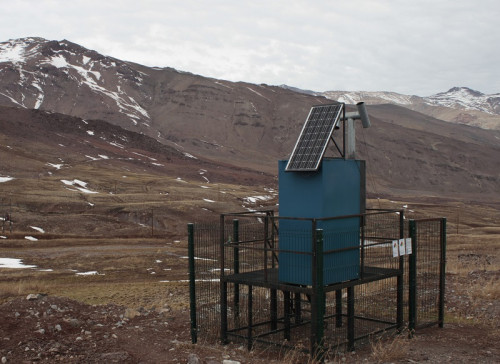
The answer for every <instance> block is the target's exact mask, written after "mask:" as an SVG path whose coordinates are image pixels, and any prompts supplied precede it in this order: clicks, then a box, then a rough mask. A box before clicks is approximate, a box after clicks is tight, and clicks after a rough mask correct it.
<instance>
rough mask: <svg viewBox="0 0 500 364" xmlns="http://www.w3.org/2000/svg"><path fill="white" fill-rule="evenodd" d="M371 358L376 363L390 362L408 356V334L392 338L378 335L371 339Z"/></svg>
mask: <svg viewBox="0 0 500 364" xmlns="http://www.w3.org/2000/svg"><path fill="white" fill-rule="evenodd" d="M370 348H371V355H370V357H371V359H373V361H374V362H376V363H390V362H394V361H396V360H402V359H404V358H406V357H407V355H408V351H409V349H410V340H409V339H408V334H407V333H406V334H403V333H402V334H399V335H396V336H394V337H391V338H387V337H377V338H372V339H371V340H370Z"/></svg>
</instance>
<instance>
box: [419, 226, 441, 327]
mask: <svg viewBox="0 0 500 364" xmlns="http://www.w3.org/2000/svg"><path fill="white" fill-rule="evenodd" d="M416 239H417V251H416V288H417V295H416V308H417V310H416V321H415V324H416V327H417V328H418V327H422V326H428V325H432V324H435V323H437V322H438V320H439V304H440V302H439V297H440V264H441V249H442V247H441V219H430V220H420V221H419V220H417V221H416ZM443 274H444V273H443Z"/></svg>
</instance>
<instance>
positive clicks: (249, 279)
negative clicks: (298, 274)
mask: <svg viewBox="0 0 500 364" xmlns="http://www.w3.org/2000/svg"><path fill="white" fill-rule="evenodd" d="M401 274H403V272H401V271H400V270H399V269H389V268H379V267H364V270H363V272H362V277H361V278H360V279H353V280H350V281H346V282H340V283H336V284H331V285H328V286H325V287H324V291H325V292H331V291H336V290H339V289H343V288H347V287H354V286H357V285H360V284H365V283H369V282H374V281H377V280H380V279H386V278H390V277H397V276H398V275H401ZM222 281H224V282H231V283H235V284H245V285H249V286H255V287H265V288H271V289H279V290H281V291H289V292H294V293H305V294H312V293H313V287H312V286H299V285H296V284H291V283H286V282H281V281H279V279H278V268H271V269H261V270H257V271H252V272H245V273H239V274H231V275H225V276H223V277H222Z"/></svg>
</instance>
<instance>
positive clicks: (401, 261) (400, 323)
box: [396, 210, 405, 332]
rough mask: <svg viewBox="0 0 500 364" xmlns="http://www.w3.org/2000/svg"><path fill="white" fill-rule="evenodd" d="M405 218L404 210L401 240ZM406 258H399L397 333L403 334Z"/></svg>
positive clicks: (401, 222)
mask: <svg viewBox="0 0 500 364" xmlns="http://www.w3.org/2000/svg"><path fill="white" fill-rule="evenodd" d="M404 219H405V216H404V210H401V211H400V213H399V238H400V239H403V238H404V237H405V220H404ZM404 264H405V260H404V256H400V257H399V274H398V277H397V299H396V301H397V308H396V325H397V331H398V332H401V331H402V329H403V320H404V319H403V294H404V276H403V275H404Z"/></svg>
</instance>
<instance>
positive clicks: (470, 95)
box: [282, 85, 500, 130]
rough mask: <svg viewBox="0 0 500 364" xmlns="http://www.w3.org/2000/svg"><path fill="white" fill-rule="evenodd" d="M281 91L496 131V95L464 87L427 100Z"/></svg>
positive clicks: (499, 105)
mask: <svg viewBox="0 0 500 364" xmlns="http://www.w3.org/2000/svg"><path fill="white" fill-rule="evenodd" d="M282 87H283V88H287V89H290V90H294V91H296V92H303V93H306V94H309V95H315V96H324V97H326V98H329V99H332V100H337V101H340V102H345V103H346V104H356V103H358V102H360V101H363V102H365V103H366V104H368V105H380V104H394V105H400V106H403V107H406V108H408V109H411V110H415V111H418V112H421V113H424V114H427V115H430V116H434V117H436V118H438V119H442V120H445V121H451V122H457V123H461V124H468V125H473V126H478V127H480V128H484V129H497V130H498V129H500V93H498V94H492V95H485V94H483V93H481V92H479V91H475V90H471V89H470V88H468V87H453V88H451V89H449V90H448V91H446V92H440V93H438V94H435V95H431V96H428V97H420V96H415V95H403V94H399V93H396V92H390V91H325V92H314V91H310V90H300V89H298V88H296V87H290V86H287V85H282Z"/></svg>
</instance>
